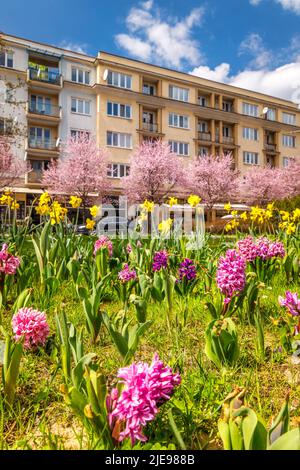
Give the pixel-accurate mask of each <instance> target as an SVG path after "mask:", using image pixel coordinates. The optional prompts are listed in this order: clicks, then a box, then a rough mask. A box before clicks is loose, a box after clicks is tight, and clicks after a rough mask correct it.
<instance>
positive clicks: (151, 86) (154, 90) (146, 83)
mask: <svg viewBox="0 0 300 470" xmlns="http://www.w3.org/2000/svg"><path fill="white" fill-rule="evenodd" d="M147 88H148V91H149V93H148V91H145V89H147ZM150 88H153V93H150ZM143 94H144V95H148V96H156V85H154V84H153V83H148V82H144V83H143Z"/></svg>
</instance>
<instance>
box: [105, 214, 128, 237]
mask: <svg viewBox="0 0 300 470" xmlns="http://www.w3.org/2000/svg"><path fill="white" fill-rule="evenodd" d="M130 222H131V221H130V220H128V219H126V218H125V217H119V216H118V217H109V216H108V217H103V219H101V220H99V221H98V222H97V226H96V232H97V235H98V236H99V235H103V234H106V235H111V236H112V235H127V232H128V227H129V224H130Z"/></svg>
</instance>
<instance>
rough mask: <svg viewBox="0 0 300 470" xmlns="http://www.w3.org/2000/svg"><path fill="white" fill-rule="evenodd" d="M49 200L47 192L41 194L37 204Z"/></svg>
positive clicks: (45, 202) (47, 202)
mask: <svg viewBox="0 0 300 470" xmlns="http://www.w3.org/2000/svg"><path fill="white" fill-rule="evenodd" d="M49 202H51V196H50V194H49V193H48V192H45V193H43V194H41V196H40V200H39V204H40V205H43V204H49Z"/></svg>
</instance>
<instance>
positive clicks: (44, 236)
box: [39, 221, 51, 259]
mask: <svg viewBox="0 0 300 470" xmlns="http://www.w3.org/2000/svg"><path fill="white" fill-rule="evenodd" d="M50 228H51V225H50V221H49V222H47V223H46V224H45V226H44V228H43V230H42V232H41V235H40V239H39V242H40V243H39V245H40V253H41V256H42V257H43V259H44V258H45V256H46V252H47V248H48V240H49V231H50Z"/></svg>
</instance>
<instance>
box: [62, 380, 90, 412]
mask: <svg viewBox="0 0 300 470" xmlns="http://www.w3.org/2000/svg"><path fill="white" fill-rule="evenodd" d="M65 399H66V401H67V402H69V403H70V405H71V406H72V408H73V410H74V411H75V412H77V413H78V414H79V415H81V416H84V408H85V406H86V405H87V399H86V397H85V396H84V395H83V394H82V393H81V392H79V391H78V390H77V389H76V388H75V387H72V388H71V389H70V390H69V392H68V395H67V396H65Z"/></svg>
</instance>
